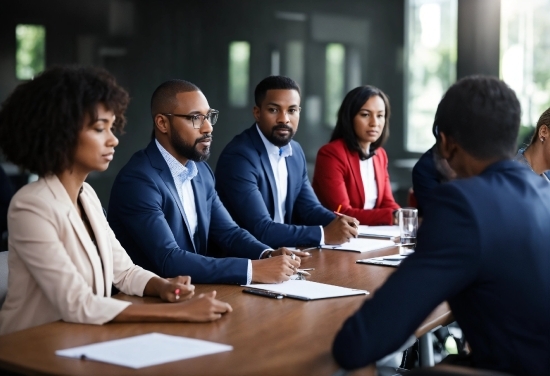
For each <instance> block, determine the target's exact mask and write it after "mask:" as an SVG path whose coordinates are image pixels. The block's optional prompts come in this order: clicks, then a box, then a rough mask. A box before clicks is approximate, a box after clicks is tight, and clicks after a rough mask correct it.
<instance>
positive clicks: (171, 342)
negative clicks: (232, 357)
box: [55, 333, 233, 369]
mask: <svg viewBox="0 0 550 376" xmlns="http://www.w3.org/2000/svg"><path fill="white" fill-rule="evenodd" d="M231 350H233V346H229V345H223V344H220V343H214V342H208V341H203V340H200V339H194V338H186V337H178V336H171V335H167V334H161V333H149V334H143V335H139V336H135V337H129V338H123V339H117V340H113V341H106V342H99V343H94V344H91V345H86V346H79V347H73V348H70V349H65V350H57V351H56V352H55V354H56V355H59V356H65V357H69V358H77V359H90V360H96V361H98V362H104V363H111V364H116V365H119V366H123V367H129V368H134V369H137V368H143V367H149V366H154V365H158V364H162V363H168V362H174V361H176V360H182V359H188V358H194V357H197V356H203V355H209V354H215V353H218V352H223V351H231Z"/></svg>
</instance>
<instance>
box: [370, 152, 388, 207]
mask: <svg viewBox="0 0 550 376" xmlns="http://www.w3.org/2000/svg"><path fill="white" fill-rule="evenodd" d="M372 165H373V167H374V180H375V181H376V189H378V197H377V198H376V206H377V207H380V204H381V203H382V198H383V197H384V194H383V193H384V191H383V189H384V187H383V186H382V184H384V180H385V179H382V176H383V173H382V158H380V157H379V156H378V155H376V154H375V155H374V156H373V157H372Z"/></svg>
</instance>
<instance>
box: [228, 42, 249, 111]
mask: <svg viewBox="0 0 550 376" xmlns="http://www.w3.org/2000/svg"><path fill="white" fill-rule="evenodd" d="M249 71H250V43H248V42H231V43H230V44H229V104H230V105H231V106H233V107H246V106H247V105H248V84H249V80H250V75H249Z"/></svg>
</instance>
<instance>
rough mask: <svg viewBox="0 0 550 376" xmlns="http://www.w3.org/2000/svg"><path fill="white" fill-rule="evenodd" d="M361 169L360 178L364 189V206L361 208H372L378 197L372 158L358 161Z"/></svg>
mask: <svg viewBox="0 0 550 376" xmlns="http://www.w3.org/2000/svg"><path fill="white" fill-rule="evenodd" d="M359 167H360V170H361V179H362V180H363V188H364V190H365V206H364V207H363V209H373V208H374V206H375V205H376V199H377V198H378V188H377V187H376V178H375V176H374V164H373V162H372V158H369V159H367V160H364V161H359Z"/></svg>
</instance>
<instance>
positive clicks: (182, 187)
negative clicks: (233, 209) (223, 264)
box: [155, 140, 265, 285]
mask: <svg viewBox="0 0 550 376" xmlns="http://www.w3.org/2000/svg"><path fill="white" fill-rule="evenodd" d="M155 143H156V145H157V147H158V149H159V151H160V154H161V155H162V157H163V158H164V160H165V161H166V164H167V165H168V168H169V169H170V173H171V174H172V178H173V179H174V185H175V186H176V190H177V191H178V196H179V200H180V203H181V205H182V207H183V213H184V216H183V218H184V220H185V224H186V225H187V231H189V236H190V238H191V241H192V242H193V247H194V248H195V249H194V251H195V253H197V250H196V247H195V241H194V235H195V232H196V231H197V224H198V222H197V208H196V206H195V194H194V192H193V186H192V185H191V180H192V179H193V178H194V177H195V176H197V173H198V170H197V165H196V164H195V162H193V161H187V163H186V164H185V166H184V165H182V164H181V163H180V162H179V161H178V160H177V159H176V158H174V156H173V155H172V154H170V153H169V152H168V151H167V150H166V149H165V148H164V147H163V146H162V145H161V144H160V143H159V142H158V140H155ZM264 252H265V251H264ZM262 254H263V252H262ZM251 282H252V261H250V260H248V269H247V273H246V284H247V285H248V284H250V283H251Z"/></svg>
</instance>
